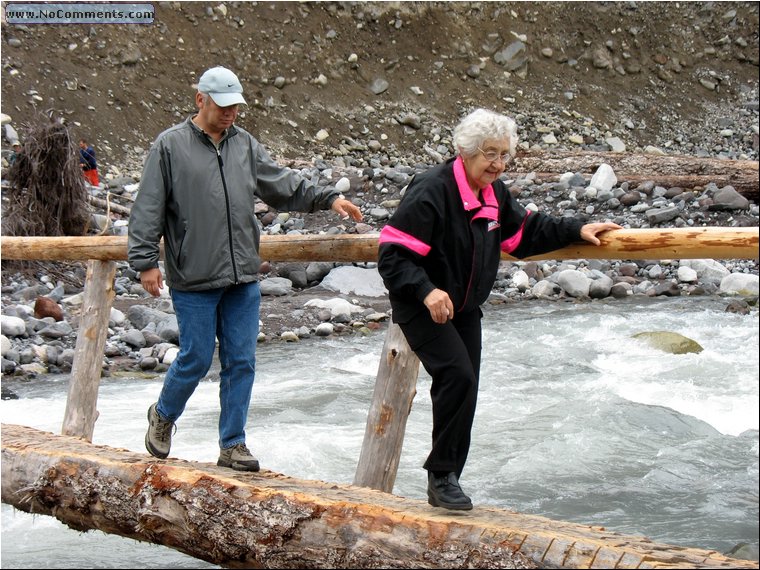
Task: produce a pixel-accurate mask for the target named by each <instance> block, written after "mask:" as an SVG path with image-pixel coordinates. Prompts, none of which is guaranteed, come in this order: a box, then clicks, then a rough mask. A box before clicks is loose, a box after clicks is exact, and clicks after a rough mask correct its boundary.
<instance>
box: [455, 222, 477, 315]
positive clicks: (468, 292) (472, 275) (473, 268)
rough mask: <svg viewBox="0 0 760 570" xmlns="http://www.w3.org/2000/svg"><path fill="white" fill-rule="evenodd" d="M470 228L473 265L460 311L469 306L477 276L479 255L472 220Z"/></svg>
mask: <svg viewBox="0 0 760 570" xmlns="http://www.w3.org/2000/svg"><path fill="white" fill-rule="evenodd" d="M468 227H469V229H470V239H471V240H472V265H471V266H470V279H469V280H468V282H467V290H466V291H465V293H464V300H463V301H462V306H461V307H459V310H458V311H457V312H458V313H461V312H462V311H463V310H464V308H465V307H466V306H467V300H468V299H469V298H470V291H472V280H473V278H474V277H475V267H476V263H477V256H476V253H477V252H476V249H477V247H476V244H475V235H474V232H473V230H472V220H470V223H469V225H468Z"/></svg>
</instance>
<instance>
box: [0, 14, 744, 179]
mask: <svg viewBox="0 0 760 570" xmlns="http://www.w3.org/2000/svg"><path fill="white" fill-rule="evenodd" d="M154 5H155V7H156V18H155V23H153V24H151V25H93V26H90V25H65V26H63V25H62V26H50V25H47V26H46V25H29V26H14V25H8V24H6V23H5V22H3V24H2V112H3V113H5V114H7V115H9V116H10V117H11V118H12V121H13V125H14V126H15V128H16V129H17V130H18V131H19V132H20V133H21V135H22V136H23V126H24V124H25V123H26V124H28V122H29V121H32V120H34V118H35V115H36V113H38V112H50V113H53V114H56V115H59V116H62V117H64V118H65V120H66V121H68V123H69V124H70V125H72V126H73V127H74V130H75V131H76V135H77V136H85V137H87V138H89V139H90V140H91V142H92V143H94V145H95V147H96V150H97V151H98V153H99V157H100V160H101V163H102V164H103V166H105V167H106V168H104V170H107V169H108V167H110V168H111V172H112V173H113V174H116V173H117V172H120V171H124V170H127V172H123V173H124V174H128V173H131V172H129V171H130V169H132V170H139V165H140V163H141V160H142V157H143V154H144V150H145V149H146V148H147V146H148V145H149V144H150V142H151V141H152V140H153V139H154V138H155V136H156V135H157V134H158V133H159V132H160V131H161V130H163V129H164V128H166V127H168V126H170V125H171V124H174V123H176V122H178V121H180V120H181V119H182V118H184V117H185V116H187V115H188V114H190V113H191V112H193V93H194V90H193V84H194V82H195V81H196V80H197V78H198V77H199V75H200V74H201V73H202V72H203V71H204V70H205V69H206V68H208V67H210V66H213V65H225V66H227V67H230V68H232V69H233V70H235V71H236V72H237V73H238V74H239V76H240V77H241V80H242V82H243V85H244V88H245V95H246V97H247V100H248V102H249V106H248V107H247V109H245V111H244V112H243V113H242V114H241V117H240V120H239V123H240V124H241V125H242V126H244V127H245V128H247V129H249V130H251V131H252V132H253V133H255V134H256V136H257V137H258V138H259V139H260V140H261V141H262V142H264V143H265V144H266V145H267V146H268V147H269V148H270V149H271V150H272V152H273V154H274V155H275V156H277V157H278V158H281V159H298V160H306V161H312V160H314V159H315V158H324V159H326V160H333V159H336V160H340V161H343V162H344V163H345V164H346V165H348V166H350V165H354V166H360V167H361V166H366V165H367V159H366V154H367V152H368V151H369V152H373V153H380V154H381V155H382V157H383V158H382V160H383V161H385V163H386V164H391V165H393V163H394V162H396V161H399V160H417V161H420V162H426V161H427V162H431V160H430V157H431V156H435V153H441V151H445V150H446V148H447V147H448V135H449V133H450V129H451V128H452V127H453V125H454V124H455V123H456V121H457V120H458V118H460V117H461V116H462V114H463V113H464V112H466V111H468V110H470V109H472V108H474V107H477V106H482V107H488V108H492V109H495V110H498V111H501V112H504V113H506V114H510V115H512V116H514V117H515V118H516V119H517V121H518V125H519V127H520V129H521V133H520V134H521V138H522V140H523V148H529V147H531V146H541V147H544V148H579V147H582V148H589V149H592V150H603V149H609V148H610V146H609V145H610V143H609V142H608V139H613V140H614V139H619V140H620V141H621V142H622V144H623V145H624V146H625V148H626V149H627V150H628V151H637V150H638V151H640V150H642V149H643V148H644V147H646V146H648V145H654V146H657V147H659V148H661V149H663V150H665V151H666V152H672V153H679V154H700V153H704V154H705V155H706V154H712V155H723V156H727V157H731V158H749V159H752V160H757V132H758V130H757V108H758V6H757V4H755V3H749V2H680V3H675V2H556V3H555V2H509V3H507V2H503V3H502V2H499V3H496V2H429V3H428V2H420V3H417V2H379V3H364V2H334V3H331V2H326V3H308V2H307V3H302V2H231V3H223V2H213V3H206V2H157V3H155V4H154ZM444 154H445V153H444ZM400 157H404V158H403V159H401V158H400ZM408 157H412V159H409V158H408Z"/></svg>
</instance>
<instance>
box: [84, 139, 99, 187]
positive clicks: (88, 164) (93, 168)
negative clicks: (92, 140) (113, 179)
mask: <svg viewBox="0 0 760 570" xmlns="http://www.w3.org/2000/svg"><path fill="white" fill-rule="evenodd" d="M79 166H81V167H82V173H83V174H84V177H85V178H86V179H87V182H88V183H89V184H90V185H91V186H97V185H98V184H99V183H100V178H99V177H98V162H97V160H95V149H94V148H92V146H91V145H89V144H87V141H86V140H85V139H79Z"/></svg>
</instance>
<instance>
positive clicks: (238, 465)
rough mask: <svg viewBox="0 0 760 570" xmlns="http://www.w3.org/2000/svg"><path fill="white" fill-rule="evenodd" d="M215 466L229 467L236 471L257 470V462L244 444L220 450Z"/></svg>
mask: <svg viewBox="0 0 760 570" xmlns="http://www.w3.org/2000/svg"><path fill="white" fill-rule="evenodd" d="M216 464H217V465H218V466H219V467H229V468H230V469H235V470H236V471H258V470H259V460H258V459H256V458H255V457H254V456H253V455H251V452H250V451H248V448H247V447H246V446H245V444H244V443H238V444H237V445H233V446H232V447H228V448H227V449H220V450H219V459H218V460H217V462H216Z"/></svg>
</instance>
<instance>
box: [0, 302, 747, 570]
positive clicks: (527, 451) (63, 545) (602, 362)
mask: <svg viewBox="0 0 760 570" xmlns="http://www.w3.org/2000/svg"><path fill="white" fill-rule="evenodd" d="M726 304H727V301H726V300H725V299H719V298H716V297H697V298H673V299H670V298H667V299H663V298H660V299H646V298H634V299H630V300H624V301H621V300H608V301H595V302H587V303H578V302H538V301H531V302H522V303H514V304H510V305H503V306H500V307H498V308H488V309H487V310H486V311H485V319H484V347H485V348H484V358H483V368H482V374H481V378H482V380H481V391H480V396H479V405H478V410H477V415H476V419H475V425H474V428H473V444H472V449H471V452H470V457H469V460H468V464H467V467H466V469H465V471H464V474H463V476H462V479H461V482H462V486H463V488H464V489H465V491H466V492H468V494H470V495H471V497H472V500H473V503H474V504H475V505H476V508H477V505H491V506H497V507H504V508H508V509H512V510H516V511H520V512H524V513H530V514H537V515H542V516H545V517H549V518H552V519H558V520H567V521H573V522H578V523H583V524H593V525H601V526H604V527H606V528H607V529H610V530H615V531H619V532H622V533H626V534H634V535H644V536H648V537H650V538H651V539H652V540H654V541H656V542H664V543H669V544H674V545H681V546H689V547H697V548H704V549H711V550H713V549H714V550H717V551H719V552H723V553H727V552H729V551H731V550H732V549H735V548H738V547H741V548H742V554H741V555H742V556H745V557H747V556H748V557H754V559H755V560H757V553H758V417H759V414H758V401H759V397H758V379H759V378H760V366H759V365H758V352H757V347H758V344H759V342H758V340H759V339H758V330H759V328H760V327H758V312H757V310H753V312H752V313H751V314H750V315H746V316H741V315H737V314H734V313H727V312H725V307H726ZM659 330H667V331H672V332H677V333H680V334H683V335H685V336H688V337H689V338H692V339H694V340H695V341H697V342H699V343H700V345H701V346H702V347H703V348H704V350H703V351H702V352H700V353H691V354H681V355H674V354H668V353H665V352H661V351H658V350H655V349H653V348H652V347H650V346H649V345H647V344H646V343H644V342H642V341H639V340H636V339H633V338H632V335H634V334H636V333H638V332H644V331H659ZM383 341H384V333H382V332H380V333H375V334H372V335H369V336H362V337H360V336H353V337H339V338H328V339H320V338H314V339H309V340H307V341H302V342H298V343H287V344H286V343H265V344H261V345H260V346H259V348H258V363H257V379H256V384H255V386H254V393H253V401H252V405H251V413H250V415H249V422H248V426H247V432H248V443H249V447H251V449H252V451H253V452H254V454H255V455H257V456H258V458H259V460H260V461H261V463H262V466H263V467H264V468H266V469H270V470H273V471H278V472H281V473H285V474H287V475H291V476H295V477H301V478H306V479H321V480H326V481H334V482H340V483H351V482H352V480H353V476H354V472H355V469H356V463H357V461H358V458H359V453H360V449H361V443H362V438H363V435H364V427H365V422H366V416H367V411H368V409H369V405H370V401H371V398H372V391H373V386H374V382H375V376H376V373H377V366H378V362H379V356H380V352H381V349H382V346H383ZM160 380H161V378H160V377H159V378H155V379H152V380H145V379H140V378H114V377H111V378H104V379H103V380H102V382H101V386H100V391H99V399H98V410H99V412H100V418H99V420H98V422H97V424H96V426H95V434H94V438H93V443H96V444H103V445H109V446H113V447H123V448H127V449H130V450H133V451H137V452H144V445H143V438H144V435H145V429H146V419H145V413H146V409H147V408H148V406H149V405H150V404H151V403H152V402H153V401H155V399H156V397H157V395H158V393H159V391H160V388H161V381H160ZM4 382H5V383H6V386H7V387H10V388H12V389H13V390H14V391H15V392H16V393H17V394H18V395H19V396H20V398H19V399H18V400H4V401H2V403H1V408H0V409H1V410H2V421H3V422H4V423H14V424H22V425H28V426H31V427H35V428H38V429H43V430H47V431H52V432H55V433H60V429H61V423H62V420H63V413H64V409H65V400H66V394H67V390H68V377H66V376H57V377H46V378H38V379H35V380H32V381H27V382H20V381H17V380H14V379H13V378H7V379H5V380H4ZM429 387H430V378H429V376H427V374H426V373H425V371H424V370H421V373H420V377H419V380H418V390H417V395H416V397H415V400H414V403H413V407H412V411H411V415H410V417H409V420H408V424H407V430H406V438H405V442H404V447H403V452H402V457H401V462H400V466H399V472H398V477H397V480H396V486H395V488H394V493H396V494H398V495H402V496H406V497H411V498H417V499H423V500H424V499H425V496H426V495H425V489H426V478H425V472H424V471H423V470H422V468H421V465H422V463H423V461H424V459H425V457H426V455H427V452H428V448H429V442H430V413H431V412H430V397H429ZM217 390H218V376H216V375H215V374H212V375H211V377H210V379H209V380H207V381H204V382H202V383H201V385H200V386H199V388H198V390H197V391H196V393H195V394H194V396H193V397H192V398H191V400H190V402H189V404H188V407H187V410H186V412H185V414H184V415H183V416H182V418H180V420H179V422H178V425H177V433H176V434H175V436H174V443H173V447H172V456H173V457H178V458H182V459H188V460H197V461H216V457H217V455H218V448H217V433H216V425H217V418H218V394H217ZM0 536H1V538H2V544H1V547H0V557H1V558H0V560H1V562H2V567H3V568H71V567H76V568H136V567H141V568H214V567H215V566H213V565H211V564H207V563H205V562H203V561H200V560H196V559H194V558H191V557H188V556H185V555H183V554H181V553H178V552H175V551H173V550H171V549H168V548H165V547H161V546H156V545H150V544H144V543H139V542H136V541H133V540H129V539H124V538H120V537H116V536H109V535H106V534H104V533H101V532H99V531H94V532H89V533H79V532H75V531H72V530H69V529H68V528H66V527H65V526H63V525H62V524H60V523H58V522H57V521H56V520H55V519H53V518H52V517H46V516H32V515H29V514H26V513H24V512H21V511H17V510H15V509H13V508H12V507H10V506H8V505H5V504H4V505H3V506H2V533H1V535H0Z"/></svg>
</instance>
